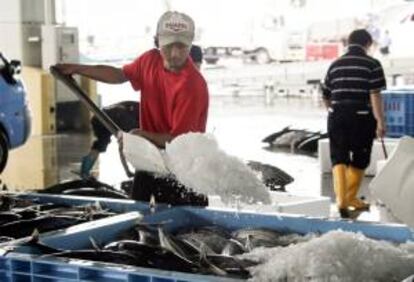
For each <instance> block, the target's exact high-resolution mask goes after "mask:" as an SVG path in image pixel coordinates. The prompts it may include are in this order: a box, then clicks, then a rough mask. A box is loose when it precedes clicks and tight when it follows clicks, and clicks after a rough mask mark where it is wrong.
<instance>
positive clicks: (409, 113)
mask: <svg viewBox="0 0 414 282" xmlns="http://www.w3.org/2000/svg"><path fill="white" fill-rule="evenodd" d="M382 94H383V100H384V111H385V121H386V125H387V136H389V137H401V136H404V135H409V136H414V88H412V89H395V90H385V91H383V92H382Z"/></svg>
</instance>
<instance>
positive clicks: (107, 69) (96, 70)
mask: <svg viewBox="0 0 414 282" xmlns="http://www.w3.org/2000/svg"><path fill="white" fill-rule="evenodd" d="M56 67H57V68H58V69H59V70H60V71H61V72H62V73H63V74H66V75H72V74H79V75H83V76H86V77H89V78H91V79H94V80H97V81H101V82H106V83H111V84H120V83H124V82H126V81H127V80H128V79H127V78H126V77H125V75H124V72H123V71H122V69H120V68H115V67H112V66H106V65H95V66H89V65H80V64H57V65H56Z"/></svg>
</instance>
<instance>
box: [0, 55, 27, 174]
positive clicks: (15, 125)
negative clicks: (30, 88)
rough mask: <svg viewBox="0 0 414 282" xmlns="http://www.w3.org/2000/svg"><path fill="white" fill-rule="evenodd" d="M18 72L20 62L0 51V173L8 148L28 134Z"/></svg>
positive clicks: (25, 103)
mask: <svg viewBox="0 0 414 282" xmlns="http://www.w3.org/2000/svg"><path fill="white" fill-rule="evenodd" d="M19 73H20V62H19V61H15V60H12V61H10V62H9V61H8V60H7V59H6V58H5V57H4V56H3V55H2V54H1V53H0V173H2V172H3V170H4V168H5V167H6V164H7V159H8V155H9V150H11V149H15V148H17V147H19V146H21V145H23V144H24V143H25V142H26V141H27V139H28V137H29V135H30V129H31V117H30V112H29V107H28V102H27V98H26V91H25V88H24V86H23V82H22V80H21V79H20V78H19Z"/></svg>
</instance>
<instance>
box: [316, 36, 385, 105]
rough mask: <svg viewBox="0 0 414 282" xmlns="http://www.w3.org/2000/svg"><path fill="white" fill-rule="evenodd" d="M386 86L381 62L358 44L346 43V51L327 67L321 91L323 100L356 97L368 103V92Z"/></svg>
mask: <svg viewBox="0 0 414 282" xmlns="http://www.w3.org/2000/svg"><path fill="white" fill-rule="evenodd" d="M385 88H386V81H385V76H384V70H383V68H382V66H381V63H380V62H379V61H378V60H376V59H374V58H372V57H370V56H368V55H367V54H366V52H365V50H364V48H363V47H362V46H360V45H354V44H353V45H349V48H348V52H347V53H346V54H344V55H343V56H341V57H340V58H338V59H337V60H335V61H334V62H333V63H332V64H331V66H330V67H329V69H328V72H327V74H326V77H325V80H324V83H323V84H322V94H323V98H324V99H328V100H333V101H340V100H355V101H357V102H358V101H361V102H367V103H369V94H370V92H371V91H376V90H378V91H379V90H382V89H385Z"/></svg>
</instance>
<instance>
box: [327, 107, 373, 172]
mask: <svg viewBox="0 0 414 282" xmlns="http://www.w3.org/2000/svg"><path fill="white" fill-rule="evenodd" d="M376 126H377V122H376V120H375V118H374V115H373V113H372V110H371V108H370V107H368V106H367V105H352V104H350V105H345V104H337V105H333V112H330V113H329V116H328V136H329V142H330V150H331V161H332V166H335V165H337V164H346V165H351V166H353V167H355V168H359V169H366V168H367V167H368V165H369V163H370V159H371V150H372V144H373V140H374V138H375V132H376Z"/></svg>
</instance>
